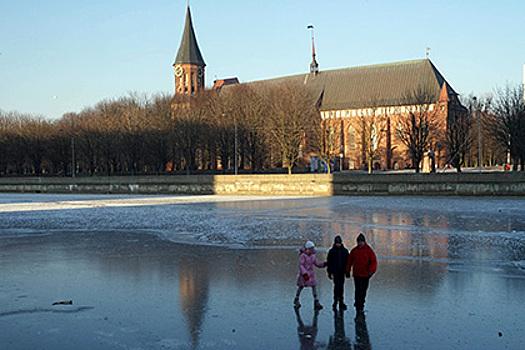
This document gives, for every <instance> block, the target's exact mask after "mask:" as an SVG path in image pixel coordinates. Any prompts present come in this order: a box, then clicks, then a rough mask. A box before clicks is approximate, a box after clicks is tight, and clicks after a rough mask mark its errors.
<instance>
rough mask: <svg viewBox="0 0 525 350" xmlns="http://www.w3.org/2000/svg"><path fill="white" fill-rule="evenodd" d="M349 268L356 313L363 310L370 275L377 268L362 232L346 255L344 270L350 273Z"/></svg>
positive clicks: (374, 257)
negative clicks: (353, 289)
mask: <svg viewBox="0 0 525 350" xmlns="http://www.w3.org/2000/svg"><path fill="white" fill-rule="evenodd" d="M350 269H352V276H353V277H354V285H355V303H354V306H355V309H356V311H357V313H360V312H363V308H364V307H365V299H366V291H367V289H368V283H369V281H370V277H372V275H373V274H374V273H376V270H377V260H376V255H375V253H374V251H373V250H372V248H370V246H369V245H368V244H366V239H365V235H363V234H362V233H360V234H359V236H357V246H355V247H354V248H352V250H351V251H350V255H349V256H348V264H347V266H346V272H347V273H350Z"/></svg>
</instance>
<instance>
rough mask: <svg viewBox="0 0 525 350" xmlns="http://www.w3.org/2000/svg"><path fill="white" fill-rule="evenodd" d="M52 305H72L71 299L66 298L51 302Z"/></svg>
mask: <svg viewBox="0 0 525 350" xmlns="http://www.w3.org/2000/svg"><path fill="white" fill-rule="evenodd" d="M54 305H73V300H68V301H55V302H54V303H53V306H54Z"/></svg>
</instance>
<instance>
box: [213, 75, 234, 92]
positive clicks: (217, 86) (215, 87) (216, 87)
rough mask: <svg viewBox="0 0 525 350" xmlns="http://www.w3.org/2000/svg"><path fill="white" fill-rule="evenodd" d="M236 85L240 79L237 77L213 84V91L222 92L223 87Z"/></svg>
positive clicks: (219, 80) (220, 80)
mask: <svg viewBox="0 0 525 350" xmlns="http://www.w3.org/2000/svg"><path fill="white" fill-rule="evenodd" d="M236 84H239V79H237V77H235V78H227V79H218V80H215V81H214V82H213V87H212V90H220V89H221V88H222V87H223V86H227V85H236Z"/></svg>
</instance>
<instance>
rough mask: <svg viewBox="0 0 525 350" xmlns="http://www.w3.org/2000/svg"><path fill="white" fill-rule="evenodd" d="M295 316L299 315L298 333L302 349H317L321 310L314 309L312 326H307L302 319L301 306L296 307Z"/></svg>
mask: <svg viewBox="0 0 525 350" xmlns="http://www.w3.org/2000/svg"><path fill="white" fill-rule="evenodd" d="M295 316H296V317H297V335H298V336H299V343H300V344H301V350H302V349H304V350H310V349H316V347H317V345H316V343H315V337H316V336H317V319H318V318H319V310H315V311H314V319H313V321H312V325H311V326H306V325H305V324H304V323H303V320H302V319H301V314H300V313H299V308H295Z"/></svg>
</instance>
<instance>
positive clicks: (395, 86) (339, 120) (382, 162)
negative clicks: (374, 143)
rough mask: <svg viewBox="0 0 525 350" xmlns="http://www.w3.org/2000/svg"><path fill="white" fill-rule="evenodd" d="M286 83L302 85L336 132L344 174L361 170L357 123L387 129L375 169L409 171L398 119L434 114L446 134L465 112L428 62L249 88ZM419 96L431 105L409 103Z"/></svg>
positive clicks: (301, 77)
mask: <svg viewBox="0 0 525 350" xmlns="http://www.w3.org/2000/svg"><path fill="white" fill-rule="evenodd" d="M286 82H291V83H295V84H302V85H304V86H305V87H306V88H307V89H308V90H311V91H312V92H313V94H314V96H315V98H316V101H315V102H316V103H317V105H318V106H319V111H320V113H321V117H322V119H323V121H324V122H325V124H326V125H328V127H330V126H331V127H333V128H334V130H336V132H340V135H338V137H337V139H338V140H339V142H340V145H337V146H338V147H339V152H337V154H338V158H340V159H339V164H340V167H341V168H342V169H344V170H346V169H361V168H363V162H365V159H364V155H363V150H362V148H361V147H360V142H359V141H360V138H361V135H360V134H359V131H360V127H359V121H360V120H362V119H360V118H361V117H371V116H382V117H384V119H385V123H386V125H385V126H384V128H383V129H382V130H378V131H377V132H382V133H383V135H382V137H381V138H380V139H381V142H382V144H380V145H378V148H381V150H382V151H381V152H379V153H378V156H377V159H374V160H373V163H374V169H403V168H406V167H410V166H412V165H411V164H410V157H409V155H408V153H407V150H406V147H405V146H404V145H403V144H402V143H401V141H400V140H399V139H398V137H397V136H396V135H397V132H396V130H397V128H399V126H400V123H399V118H403V117H407V116H408V115H409V113H410V112H412V111H416V110H420V109H421V108H423V109H425V110H428V111H429V112H435V113H436V115H437V117H438V118H440V119H441V120H442V121H443V123H442V125H443V131H445V128H446V125H447V121H448V120H449V119H450V118H452V117H453V116H455V115H456V114H457V113H460V112H463V111H464V110H465V108H464V107H463V106H462V105H461V103H460V102H459V99H458V94H457V93H456V92H455V91H454V89H453V88H452V87H451V86H450V84H449V83H448V82H447V81H446V80H445V78H444V77H443V75H442V74H441V73H440V72H439V71H438V69H437V68H436V67H435V65H434V64H433V63H432V62H431V61H430V60H429V59H421V60H414V61H405V62H396V63H388V64H379V65H371V66H361V67H352V68H344V69H334V70H327V71H319V72H317V71H315V70H311V72H310V73H305V74H298V75H293V76H285V77H280V78H275V79H269V80H262V81H256V82H252V83H249V84H252V85H254V86H257V85H259V84H265V85H266V84H281V83H286ZM418 90H422V91H424V93H425V94H426V95H428V96H429V97H430V99H431V100H432V101H431V102H430V103H425V104H424V105H422V104H421V103H420V102H419V101H414V100H413V99H414V94H415V93H416V92H417V91H418ZM411 99H412V100H411ZM432 148H433V149H432V150H433V151H434V152H435V154H436V158H437V159H440V157H441V163H440V165H443V161H444V160H443V159H444V158H443V150H442V149H441V147H440V145H438V144H436V145H432Z"/></svg>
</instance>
